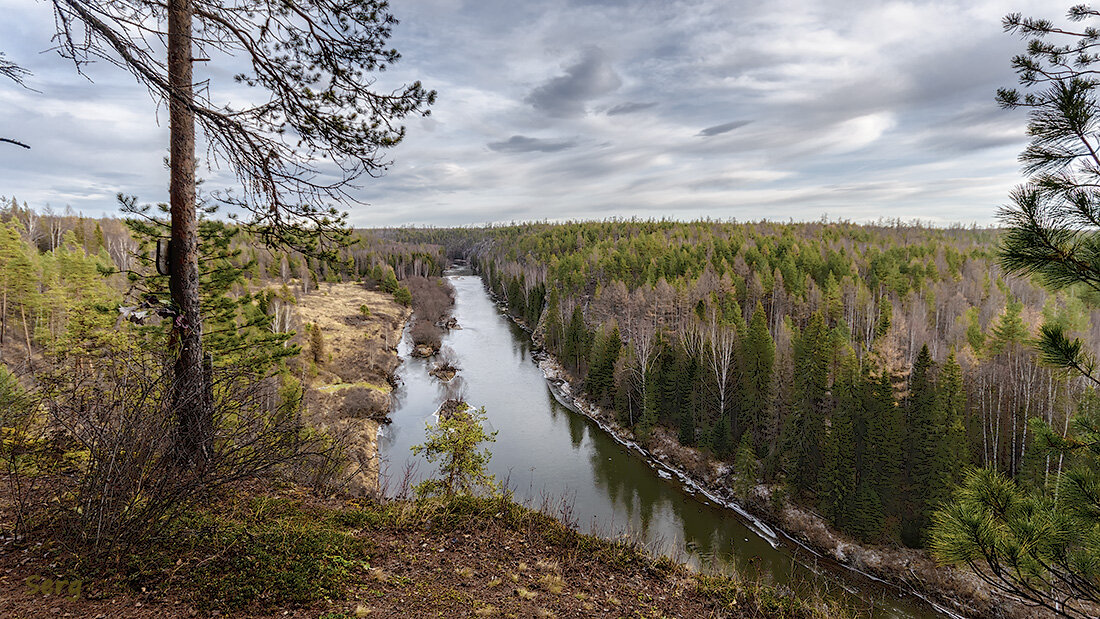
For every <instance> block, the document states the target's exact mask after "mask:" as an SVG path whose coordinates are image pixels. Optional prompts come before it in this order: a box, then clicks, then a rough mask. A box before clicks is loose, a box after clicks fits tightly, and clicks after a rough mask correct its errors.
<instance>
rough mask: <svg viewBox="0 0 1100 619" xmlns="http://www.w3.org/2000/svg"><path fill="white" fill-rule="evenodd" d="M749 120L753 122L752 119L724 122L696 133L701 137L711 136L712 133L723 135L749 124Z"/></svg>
mask: <svg viewBox="0 0 1100 619" xmlns="http://www.w3.org/2000/svg"><path fill="white" fill-rule="evenodd" d="M749 122H751V121H748V120H735V121H733V122H728V123H722V124H720V125H714V126H713V127H707V128H706V129H703V130H702V131H700V132H699V133H696V134H695V135H697V136H699V137H704V138H709V137H711V136H712V135H721V134H723V133H729V132H730V131H733V130H734V129H738V128H740V127H744V126H745V125H747V124H749Z"/></svg>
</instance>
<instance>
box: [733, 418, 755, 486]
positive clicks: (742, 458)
mask: <svg viewBox="0 0 1100 619" xmlns="http://www.w3.org/2000/svg"><path fill="white" fill-rule="evenodd" d="M758 468H759V467H758V464H757V462H756V452H755V450H754V449H753V446H752V440H751V439H750V437H749V435H748V433H745V434H744V435H743V436H742V437H741V443H740V444H739V445H738V446H737V455H736V457H735V458H734V460H733V472H734V474H735V479H734V483H733V491H734V493H736V494H737V496H739V497H741V498H742V499H744V498H747V497H748V496H749V491H751V490H752V487H753V486H754V485H755V484H756V479H757V474H758V472H759V471H758Z"/></svg>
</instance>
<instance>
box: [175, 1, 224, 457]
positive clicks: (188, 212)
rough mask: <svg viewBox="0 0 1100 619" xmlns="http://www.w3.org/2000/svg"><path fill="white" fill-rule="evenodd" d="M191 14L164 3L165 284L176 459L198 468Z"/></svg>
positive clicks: (204, 428) (204, 432)
mask: <svg viewBox="0 0 1100 619" xmlns="http://www.w3.org/2000/svg"><path fill="white" fill-rule="evenodd" d="M191 13H192V8H191V0H169V2H168V83H169V86H170V88H171V96H170V97H169V99H168V116H169V122H170V127H171V136H170V146H169V183H168V196H169V206H170V209H171V219H172V228H171V239H172V240H171V246H170V247H169V250H168V271H169V276H168V282H169V284H168V285H169V289H170V290H171V293H172V301H173V303H174V304H175V306H176V311H177V312H178V315H177V316H176V319H175V324H174V325H173V328H172V341H173V343H174V344H175V345H176V347H177V349H178V356H177V357H176V360H175V366H174V372H173V391H172V405H173V409H174V410H175V413H176V416H177V419H178V431H179V436H178V439H177V440H178V449H179V453H178V455H179V456H180V458H181V464H188V465H193V466H202V465H203V464H204V463H205V462H206V460H207V458H208V456H209V455H210V447H211V441H212V434H213V432H212V428H211V424H212V415H211V402H210V401H209V400H208V398H207V394H208V392H209V390H208V382H209V376H207V372H206V371H205V368H204V367H203V355H202V316H201V314H200V311H199V254H198V220H197V215H196V211H195V201H196V198H195V113H194V110H193V109H192V105H193V100H194V91H193V86H192V77H191V47H192V41H191Z"/></svg>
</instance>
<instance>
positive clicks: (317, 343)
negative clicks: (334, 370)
mask: <svg viewBox="0 0 1100 619" xmlns="http://www.w3.org/2000/svg"><path fill="white" fill-rule="evenodd" d="M308 329H309V356H310V358H311V359H312V360H313V362H314V363H316V364H317V365H324V363H325V338H324V335H322V334H321V327H320V326H319V325H318V324H317V323H312V324H310V325H309V327H308Z"/></svg>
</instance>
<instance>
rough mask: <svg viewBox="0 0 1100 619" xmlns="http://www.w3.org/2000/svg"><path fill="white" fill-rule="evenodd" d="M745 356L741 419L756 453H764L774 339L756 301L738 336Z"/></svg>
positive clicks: (760, 306)
mask: <svg viewBox="0 0 1100 619" xmlns="http://www.w3.org/2000/svg"><path fill="white" fill-rule="evenodd" d="M741 358H742V359H743V360H744V370H743V373H742V385H743V386H742V388H741V403H740V405H741V420H742V421H741V423H742V427H743V428H745V430H746V431H747V432H749V434H750V435H751V437H752V444H753V448H754V450H755V451H756V453H757V455H759V456H763V455H765V454H766V452H767V448H768V445H767V443H766V441H765V439H764V415H765V411H766V409H767V407H768V403H769V402H770V401H771V382H772V366H773V365H774V364H775V342H774V341H773V340H772V336H771V333H769V332H768V320H767V317H766V316H765V315H764V306H763V305H762V304H761V303H759V302H758V303H757V304H756V309H755V310H754V311H753V313H752V319H751V320H750V321H749V326H748V332H747V333H746V334H745V337H743V338H742V339H741Z"/></svg>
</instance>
